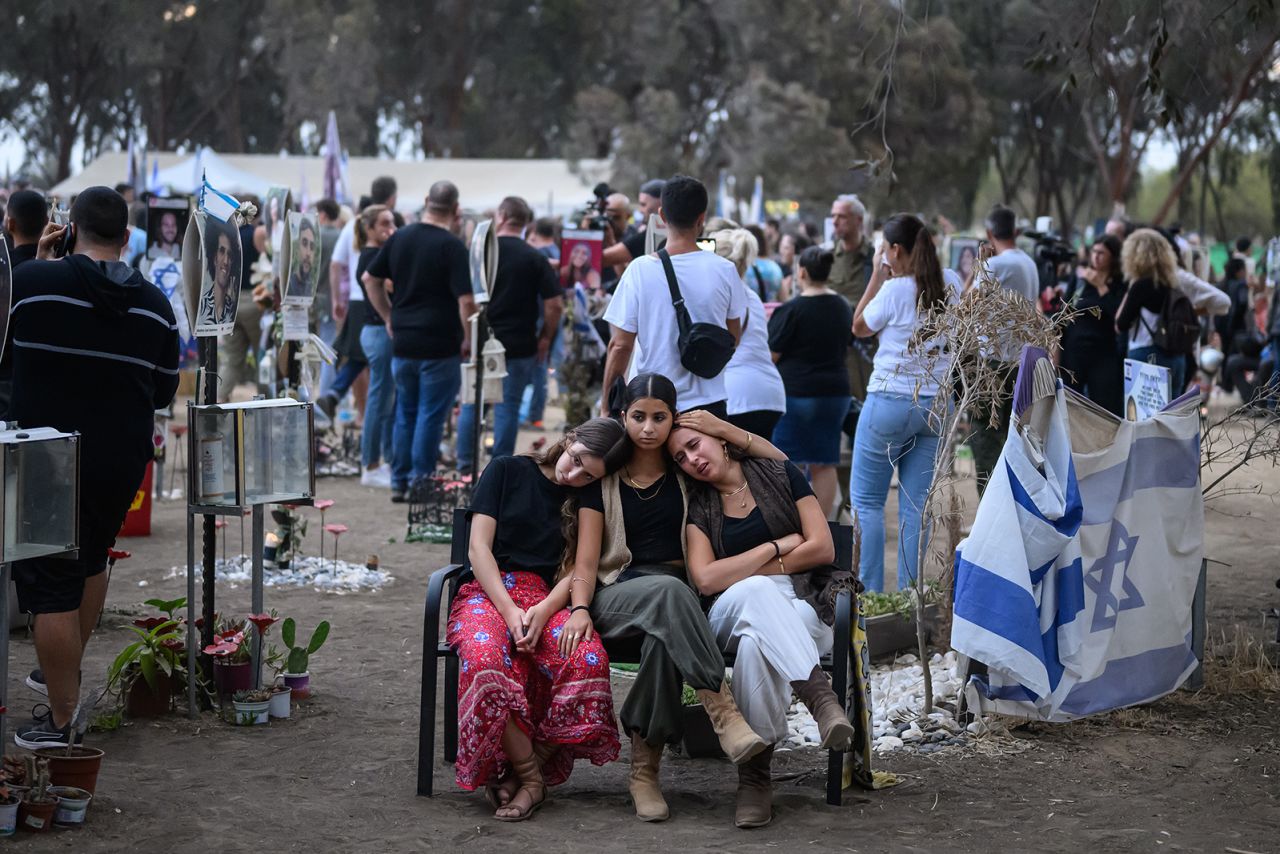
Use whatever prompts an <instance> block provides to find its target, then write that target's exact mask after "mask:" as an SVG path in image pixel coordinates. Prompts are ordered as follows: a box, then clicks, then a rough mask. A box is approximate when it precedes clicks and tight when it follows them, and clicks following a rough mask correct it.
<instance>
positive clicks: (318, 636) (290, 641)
mask: <svg viewBox="0 0 1280 854" xmlns="http://www.w3.org/2000/svg"><path fill="white" fill-rule="evenodd" d="M297 631H298V626H297V623H295V622H294V620H293V617H289V618H287V619H286V620H285V621H284V625H283V626H281V627H280V639H281V640H282V641H284V644H285V646H287V647H288V648H289V653H288V655H287V656H286V658H285V669H284V682H285V684H286V685H288V686H289V687H290V688H291V689H292V690H293V699H295V700H305V699H307V698H308V697H310V696H311V671H310V670H309V668H310V666H311V656H312V654H313V653H315V651H316V650H318V649H320V647H322V646H324V642H325V639H326V638H328V637H329V621H328V620H321V621H320V625H318V626H316V630H315V631H314V632H312V633H311V640H309V641H307V645H306V646H296V645H295V643H294V641H295V640H296V639H297Z"/></svg>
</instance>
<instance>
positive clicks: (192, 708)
mask: <svg viewBox="0 0 1280 854" xmlns="http://www.w3.org/2000/svg"><path fill="white" fill-rule="evenodd" d="M187 717H189V718H191V719H192V720H194V719H195V718H196V517H195V516H193V515H191V512H190V511H187Z"/></svg>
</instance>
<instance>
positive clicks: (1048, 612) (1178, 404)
mask: <svg viewBox="0 0 1280 854" xmlns="http://www.w3.org/2000/svg"><path fill="white" fill-rule="evenodd" d="M1037 356H1039V357H1041V358H1037ZM1043 356H1044V354H1043V353H1042V352H1037V351H1028V352H1025V353H1024V354H1023V357H1022V370H1021V371H1020V373H1019V377H1018V388H1017V391H1016V393H1015V406H1014V409H1015V411H1016V412H1017V413H1018V416H1017V419H1016V423H1015V429H1012V430H1010V431H1009V437H1008V439H1007V440H1006V442H1005V446H1004V451H1003V452H1002V454H1001V456H1000V461H999V463H997V465H996V471H995V472H993V473H992V476H991V481H990V483H989V484H988V485H987V489H986V492H985V494H984V495H983V498H982V502H981V504H979V506H978V512H977V517H976V519H975V520H974V525H973V530H972V533H971V534H970V535H969V537H968V538H967V539H965V540H964V541H962V542H961V543H960V547H959V548H958V550H957V553H956V565H955V622H954V624H953V628H952V638H951V643H952V646H953V647H954V648H955V649H956V650H957V651H959V652H961V653H963V654H964V655H967V656H969V657H970V658H972V659H974V660H977V661H981V662H983V663H985V664H986V665H987V667H988V674H987V675H986V676H985V677H982V676H977V677H974V678H973V679H972V680H970V684H969V685H968V687H967V696H968V700H969V704H970V707H971V708H974V709H980V710H982V711H991V712H999V713H1002V714H1008V715H1015V716H1018V717H1024V718H1034V719H1040V720H1051V721H1065V720H1071V719H1074V718H1078V717H1083V716H1085V715H1091V714H1095V713H1098V712H1103V711H1106V710H1108V709H1114V708H1119V707H1122V706H1128V705H1133V704H1136V703H1143V702H1147V701H1150V700H1153V699H1155V698H1157V697H1160V696H1162V695H1164V694H1167V693H1169V692H1170V691H1173V690H1174V689H1176V688H1177V687H1178V686H1179V685H1181V684H1182V682H1183V680H1184V679H1186V678H1187V677H1188V676H1189V675H1190V674H1191V673H1192V671H1194V670H1195V668H1196V665H1197V661H1196V658H1195V655H1194V654H1193V653H1192V648H1191V602H1192V599H1193V598H1194V596H1195V588H1196V581H1197V579H1198V577H1199V572H1200V562H1201V558H1202V556H1203V547H1204V503H1203V500H1202V497H1201V493H1200V422H1199V411H1198V407H1199V399H1198V397H1197V396H1196V395H1194V394H1193V395H1187V396H1184V397H1183V398H1180V399H1179V400H1177V401H1174V402H1173V403H1172V404H1170V406H1169V407H1168V408H1167V409H1166V410H1165V411H1164V412H1161V413H1160V414H1159V415H1157V416H1156V417H1155V418H1152V419H1149V420H1146V421H1138V422H1133V421H1117V419H1116V418H1115V417H1113V416H1111V415H1110V414H1109V413H1105V412H1103V411H1101V410H1100V409H1098V408H1097V407H1095V406H1093V405H1092V404H1090V403H1089V402H1088V401H1086V400H1084V399H1083V398H1081V397H1078V396H1077V395H1074V394H1073V393H1071V392H1068V391H1066V390H1064V389H1063V387H1062V384H1061V383H1060V382H1058V381H1057V377H1056V372H1055V371H1054V369H1053V366H1052V365H1051V364H1050V363H1049V361H1048V360H1047V359H1046V358H1043Z"/></svg>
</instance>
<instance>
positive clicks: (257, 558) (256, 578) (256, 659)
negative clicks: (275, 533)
mask: <svg viewBox="0 0 1280 854" xmlns="http://www.w3.org/2000/svg"><path fill="white" fill-rule="evenodd" d="M264 515H265V514H264V513H263V507H262V505H261V504H255V505H253V580H252V582H251V589H250V594H249V595H250V597H251V602H252V607H253V613H255V614H261V613H262V608H263V605H262V549H263V547H264V545H265V541H266V537H265V535H264V532H263V528H264V525H263V519H264ZM263 652H264V650H263V649H262V635H260V634H257V633H255V634H254V636H253V687H255V688H261V687H262V654H263Z"/></svg>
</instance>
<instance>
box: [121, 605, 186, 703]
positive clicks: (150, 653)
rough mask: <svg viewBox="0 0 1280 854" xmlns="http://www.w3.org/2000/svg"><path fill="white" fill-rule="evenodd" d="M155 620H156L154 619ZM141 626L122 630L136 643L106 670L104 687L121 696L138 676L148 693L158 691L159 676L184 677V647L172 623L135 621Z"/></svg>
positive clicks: (175, 623)
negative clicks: (177, 674)
mask: <svg viewBox="0 0 1280 854" xmlns="http://www.w3.org/2000/svg"><path fill="white" fill-rule="evenodd" d="M154 619H159V618H154ZM137 622H138V623H142V624H144V625H132V626H126V628H127V629H129V631H131V632H133V633H134V634H135V635H137V637H138V639H137V640H135V641H134V642H133V643H131V644H129V645H128V646H127V647H125V648H124V649H123V650H121V651H120V654H119V655H117V656H116V658H115V660H114V661H112V662H111V666H110V667H108V668H107V687H108V688H109V689H111V688H116V689H119V690H120V691H121V692H122V693H123V692H124V691H125V690H127V689H128V688H129V686H130V685H132V684H133V680H134V679H136V678H137V677H138V675H139V674H141V676H142V678H143V679H145V680H146V681H147V685H148V687H150V688H151V690H152V691H159V690H160V676H161V674H163V675H164V676H165V677H172V676H173V675H174V674H175V673H180V674H181V673H185V669H184V668H183V666H182V653H183V652H184V651H185V645H184V644H183V642H182V633H181V632H180V631H178V622H177V621H176V620H161V621H160V622H158V623H156V624H155V625H150V622H151V621H150V620H139V621H137Z"/></svg>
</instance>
